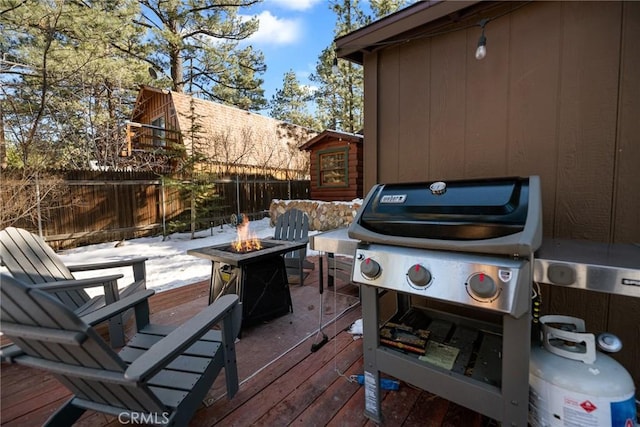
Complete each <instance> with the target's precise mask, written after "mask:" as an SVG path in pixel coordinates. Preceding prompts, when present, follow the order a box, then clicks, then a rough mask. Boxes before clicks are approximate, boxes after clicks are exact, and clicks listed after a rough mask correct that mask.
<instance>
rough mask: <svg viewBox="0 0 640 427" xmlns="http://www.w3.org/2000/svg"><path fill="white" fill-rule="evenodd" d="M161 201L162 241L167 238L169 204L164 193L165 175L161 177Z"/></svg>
mask: <svg viewBox="0 0 640 427" xmlns="http://www.w3.org/2000/svg"><path fill="white" fill-rule="evenodd" d="M160 203H161V209H162V241H164V240H165V239H166V238H167V206H166V204H165V203H166V195H165V194H164V175H163V176H161V177H160Z"/></svg>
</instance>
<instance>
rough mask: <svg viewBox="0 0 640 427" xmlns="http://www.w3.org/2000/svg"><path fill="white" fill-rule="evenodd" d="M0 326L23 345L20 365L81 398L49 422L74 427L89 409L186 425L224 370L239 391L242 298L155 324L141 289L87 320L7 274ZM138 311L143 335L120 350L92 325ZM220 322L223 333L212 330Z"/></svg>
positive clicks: (230, 389)
mask: <svg viewBox="0 0 640 427" xmlns="http://www.w3.org/2000/svg"><path fill="white" fill-rule="evenodd" d="M0 281H1V282H2V286H1V287H0V291H1V293H2V298H1V299H0V308H1V310H0V321H1V324H0V329H1V330H2V332H3V333H4V334H6V335H7V336H8V337H9V338H11V340H12V341H13V342H14V343H15V344H16V345H17V346H18V347H20V348H21V349H22V350H23V352H24V354H22V355H19V356H16V357H15V358H14V361H15V362H16V363H18V364H22V365H25V366H29V367H33V368H38V369H42V370H45V371H47V372H49V373H51V374H53V376H54V377H55V378H56V379H58V380H59V381H60V382H61V383H62V384H64V386H65V387H67V388H68V389H69V390H71V391H72V392H73V393H74V396H73V397H72V398H71V399H69V400H68V401H67V402H66V403H65V404H64V405H63V406H61V407H60V408H59V409H58V410H57V411H56V412H55V413H54V414H53V415H52V416H51V417H50V418H49V420H48V421H47V423H46V425H52V426H62V425H65V426H66V425H72V424H73V423H74V422H75V421H76V420H77V419H78V418H79V417H80V416H81V415H82V414H83V413H84V412H85V411H86V410H92V411H98V412H102V413H106V414H110V415H113V416H116V417H117V418H118V421H120V422H122V423H136V422H137V423H140V422H144V423H149V424H161V425H165V426H169V425H171V426H186V425H187V423H188V422H189V420H190V419H191V418H192V417H193V414H194V413H195V411H196V409H197V408H198V407H199V405H200V404H201V403H202V401H203V399H204V398H205V396H206V394H207V392H208V391H209V390H210V388H211V386H212V384H213V382H214V380H215V379H216V377H217V375H218V373H219V372H220V371H221V369H222V368H224V369H225V377H226V386H227V397H228V398H229V399H230V398H231V397H233V396H234V395H235V393H236V392H237V390H238V373H237V366H236V355H235V346H234V340H235V338H236V337H237V335H238V333H239V331H240V324H241V320H242V319H241V317H242V309H241V306H240V304H238V296H237V295H225V296H222V297H220V298H219V299H218V300H217V301H216V302H215V303H214V304H212V305H210V306H207V307H206V308H205V309H204V310H202V311H201V312H200V313H198V314H197V315H195V316H194V317H193V318H191V319H190V320H188V321H187V322H186V323H184V324H183V325H181V326H179V327H177V328H175V329H172V328H170V327H167V326H158V325H152V324H150V323H149V304H148V300H147V298H148V297H149V296H150V295H152V294H153V290H147V291H142V292H138V293H136V294H135V295H132V296H129V297H127V298H123V299H121V300H119V301H117V302H115V303H113V304H109V305H108V306H105V307H103V308H102V309H99V310H96V311H94V312H93V313H91V314H89V315H87V316H86V317H85V318H83V319H80V318H79V317H78V316H77V315H76V314H75V313H74V312H73V311H71V310H70V309H69V308H68V307H66V306H65V305H64V304H62V303H61V302H60V301H59V300H57V299H55V298H54V297H52V296H51V295H50V294H49V293H46V292H43V291H41V290H39V289H37V288H35V287H33V286H28V285H26V284H24V283H21V282H19V281H18V280H16V279H14V278H13V277H10V276H8V275H6V274H3V275H1V276H0ZM131 308H133V309H134V310H135V319H136V328H137V330H138V332H137V333H136V334H135V335H134V336H133V337H132V339H131V340H130V341H129V343H128V344H127V346H126V347H124V348H123V349H122V350H121V351H120V352H119V353H116V352H115V351H114V350H113V349H111V348H110V347H109V345H108V344H107V343H106V342H105V341H103V340H102V338H101V337H100V335H99V334H98V333H97V332H96V331H95V330H94V329H93V328H91V327H90V326H89V325H88V323H87V322H86V321H87V320H88V321H89V322H96V321H99V320H100V319H106V318H109V317H110V316H113V315H114V313H116V312H122V311H124V310H128V309H131ZM215 324H220V325H221V328H220V330H211V327H212V326H213V325H215Z"/></svg>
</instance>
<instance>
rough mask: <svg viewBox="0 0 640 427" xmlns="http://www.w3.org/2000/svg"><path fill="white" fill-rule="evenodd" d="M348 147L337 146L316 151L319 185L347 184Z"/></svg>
mask: <svg viewBox="0 0 640 427" xmlns="http://www.w3.org/2000/svg"><path fill="white" fill-rule="evenodd" d="M348 154H349V148H348V147H345V148H339V149H333V150H325V151H320V152H318V161H319V166H320V167H319V168H318V170H319V173H320V176H319V183H318V184H319V186H320V187H344V186H347V185H349V182H348V175H347V167H348V165H349V159H348Z"/></svg>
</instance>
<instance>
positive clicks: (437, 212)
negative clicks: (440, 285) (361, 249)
mask: <svg viewBox="0 0 640 427" xmlns="http://www.w3.org/2000/svg"><path fill="white" fill-rule="evenodd" d="M541 229H542V227H541V202H540V184H539V178H538V177H528V178H519V177H515V178H513V177H510V178H492V179H476V180H459V181H438V182H426V183H408V184H387V185H384V184H380V185H376V186H374V187H373V188H372V189H371V191H370V192H369V194H368V195H367V197H366V199H365V201H364V203H363V205H362V207H361V208H360V210H359V211H358V214H357V216H356V218H355V219H354V222H353V223H352V225H351V227H350V228H349V236H350V237H351V238H355V239H359V240H361V241H364V242H375V243H385V244H392V245H399V246H411V247H422V248H428V249H446V250H465V251H472V252H486V253H502V254H520V253H523V252H524V253H529V252H530V251H532V250H535V249H537V248H538V247H539V245H540V243H541V239H542V237H541V235H542V230H541ZM514 251H515V252H514Z"/></svg>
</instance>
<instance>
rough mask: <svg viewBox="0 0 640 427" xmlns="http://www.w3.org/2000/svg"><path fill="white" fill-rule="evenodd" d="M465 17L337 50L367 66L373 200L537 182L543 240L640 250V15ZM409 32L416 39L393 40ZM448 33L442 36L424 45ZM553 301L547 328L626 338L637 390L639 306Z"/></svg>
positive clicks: (570, 295)
mask: <svg viewBox="0 0 640 427" xmlns="http://www.w3.org/2000/svg"><path fill="white" fill-rule="evenodd" d="M454 3H457V2H442V3H441V4H436V5H435V7H436V8H446V7H449V8H452V7H455V6H452V4H454ZM467 3H468V4H469V6H464V7H466V9H461V10H458V11H455V12H452V13H450V14H449V15H448V16H445V18H444V19H447V20H448V22H449V24H443V23H442V19H441V18H440V17H438V19H440V21H438V22H436V21H434V22H428V21H422V22H416V16H420V15H418V14H417V13H416V14H414V15H413V16H406V15H405V16H404V18H403V17H402V16H400V17H393V16H392V17H391V18H390V19H389V21H388V23H389V25H387V26H383V25H380V26H379V27H378V28H377V29H376V27H375V25H376V23H374V24H373V26H372V28H366V27H365V29H364V30H363V31H362V32H361V34H362V35H360V34H355V33H353V36H357V37H352V35H348V36H345V37H344V38H343V39H342V40H341V39H338V40H337V41H336V44H337V46H338V55H339V56H340V55H341V52H342V56H343V57H347V58H350V59H352V60H355V61H356V62H361V63H362V64H363V65H364V74H365V128H364V138H365V150H364V175H365V176H364V185H365V193H366V192H367V191H368V189H369V188H370V187H371V186H372V185H374V184H375V183H393V182H406V181H433V180H441V179H444V180H446V179H450V180H452V179H462V178H476V177H493V176H511V175H520V176H528V175H539V176H540V178H541V183H542V198H543V232H544V236H545V237H549V238H564V239H584V240H591V241H597V242H605V243H635V244H638V243H640V167H639V165H640V120H639V118H640V103H639V102H638V100H640V46H639V45H638V40H640V3H638V2H615V1H614V2H531V3H513V2H503V3H500V2H497V3H496V2H481V3H477V2H467ZM428 7H431V6H428ZM420 8H422V9H424V8H425V6H424V5H417V6H415V9H414V10H418V9H420ZM420 13H423V12H420ZM483 18H487V19H490V21H489V22H488V23H487V25H486V27H485V35H486V38H487V55H486V57H485V58H484V59H483V60H481V61H478V60H476V59H475V57H474V52H475V50H476V46H477V43H478V39H479V37H480V34H481V29H480V27H479V26H478V25H468V24H469V22H472V23H478V22H480V21H481V19H483ZM394 19H395V21H394ZM402 19H404V21H406V28H404V30H403V31H405V32H404V33H402V32H400V31H395V33H394V34H390V33H389V32H390V31H391V30H389V28H392V25H400V24H398V22H399V21H401V20H402ZM451 22H454V24H451ZM455 22H459V24H458V28H455V29H454V30H453V31H450V30H451V28H452V25H456V24H455ZM438 25H439V26H440V27H439V28H440V29H444V31H442V32H441V33H440V35H435V36H432V37H420V36H419V34H429V33H430V32H431V33H434V32H437V31H438ZM447 25H448V26H447ZM396 28H397V27H396ZM376 31H378V32H379V34H380V35H379V37H378V39H375V32H376ZM385 31H386V33H385ZM371 34H373V35H371ZM403 34H404V35H403ZM393 37H395V40H401V41H402V42H401V43H393V42H392V43H388V40H392V39H393ZM374 39H375V40H374ZM363 40H369V41H371V43H370V45H369V46H364V43H363ZM376 42H379V43H376ZM350 49H351V50H350ZM356 50H357V51H358V52H355V51H356ZM358 55H360V56H358ZM638 263H639V265H640V260H638ZM542 294H543V307H542V311H543V314H552V313H554V314H566V315H572V316H576V317H580V318H583V319H585V321H586V325H587V329H588V330H589V331H592V332H596V333H598V332H602V331H610V332H612V333H614V334H617V335H618V336H619V337H620V338H622V340H623V343H624V348H623V350H622V351H621V352H619V353H616V354H614V355H613V357H614V358H616V359H617V360H618V361H620V362H621V363H622V364H623V365H624V366H625V368H626V369H627V370H628V371H629V372H630V373H631V375H632V376H633V378H634V381H635V384H636V389H639V388H640V363H638V360H640V299H638V298H632V297H622V296H616V295H609V294H604V293H595V292H591V291H581V290H577V289H570V288H560V287H557V286H544V287H543V289H542ZM637 395H638V396H640V392H638V393H637Z"/></svg>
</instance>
